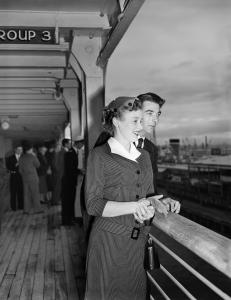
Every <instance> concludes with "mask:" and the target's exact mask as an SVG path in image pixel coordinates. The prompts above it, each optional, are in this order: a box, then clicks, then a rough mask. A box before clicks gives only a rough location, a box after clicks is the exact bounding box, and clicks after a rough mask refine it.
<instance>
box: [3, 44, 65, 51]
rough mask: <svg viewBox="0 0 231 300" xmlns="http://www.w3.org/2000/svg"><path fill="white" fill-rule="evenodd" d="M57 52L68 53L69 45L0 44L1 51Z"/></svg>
mask: <svg viewBox="0 0 231 300" xmlns="http://www.w3.org/2000/svg"><path fill="white" fill-rule="evenodd" d="M4 50H5V51H14V50H17V51H57V52H59V51H60V52H66V51H68V50H69V43H63V44H60V45H40V44H0V51H4Z"/></svg>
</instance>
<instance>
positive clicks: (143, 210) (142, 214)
mask: <svg viewBox="0 0 231 300" xmlns="http://www.w3.org/2000/svg"><path fill="white" fill-rule="evenodd" d="M135 203H136V204H137V205H136V207H135V211H134V213H133V215H134V218H135V219H136V220H137V221H138V222H139V223H143V222H144V221H145V220H149V219H150V218H152V217H153V216H154V213H155V209H154V207H153V206H152V205H150V201H149V200H147V199H146V198H142V199H140V200H139V201H137V202H135Z"/></svg>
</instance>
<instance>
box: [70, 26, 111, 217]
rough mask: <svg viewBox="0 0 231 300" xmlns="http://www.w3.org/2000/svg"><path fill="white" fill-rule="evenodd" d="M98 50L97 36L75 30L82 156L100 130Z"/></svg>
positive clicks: (73, 64)
mask: <svg viewBox="0 0 231 300" xmlns="http://www.w3.org/2000/svg"><path fill="white" fill-rule="evenodd" d="M100 49H101V37H100V36H95V37H93V36H91V37H89V36H88V35H87V36H82V35H80V34H78V31H74V38H73V44H72V53H71V55H70V58H69V64H70V65H71V67H72V68H73V70H74V72H75V74H76V76H77V77H78V78H79V81H80V89H81V90H80V94H81V98H82V99H81V101H80V103H81V105H82V106H81V107H79V109H80V111H81V127H82V130H81V136H82V138H84V139H85V159H86V158H87V154H88V152H89V150H90V149H91V148H93V146H94V144H95V142H96V139H97V138H98V136H99V134H100V132H101V131H102V126H101V116H102V108H103V106H104V103H105V79H104V76H105V70H106V66H105V67H104V68H101V67H98V66H97V65H96V60H97V57H98V55H99V52H100ZM82 180H83V176H82V175H80V176H79V178H78V184H77V189H76V201H75V216H76V217H79V216H81V209H80V187H81V185H82Z"/></svg>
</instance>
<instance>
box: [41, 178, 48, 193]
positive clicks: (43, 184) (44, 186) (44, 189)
mask: <svg viewBox="0 0 231 300" xmlns="http://www.w3.org/2000/svg"><path fill="white" fill-rule="evenodd" d="M47 191H48V189H47V180H46V175H44V176H39V192H40V193H41V194H45V193H47Z"/></svg>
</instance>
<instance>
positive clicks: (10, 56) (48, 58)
mask: <svg viewBox="0 0 231 300" xmlns="http://www.w3.org/2000/svg"><path fill="white" fill-rule="evenodd" d="M0 66H1V67H3V68H4V67H16V68H17V67H36V68H38V67H39V68H42V67H48V68H49V67H57V68H60V67H65V66H66V57H65V55H64V54H63V53H57V52H54V53H53V52H49V55H48V54H41V53H36V55H32V54H31V53H30V52H27V51H22V52H20V54H19V53H9V52H8V51H1V52H0Z"/></svg>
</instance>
